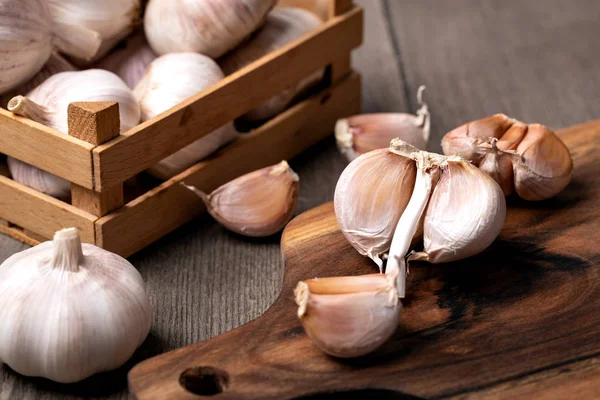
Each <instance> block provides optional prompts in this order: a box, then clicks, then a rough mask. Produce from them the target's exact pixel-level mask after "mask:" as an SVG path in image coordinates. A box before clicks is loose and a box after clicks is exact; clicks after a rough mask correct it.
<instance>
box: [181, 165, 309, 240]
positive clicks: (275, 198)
mask: <svg viewBox="0 0 600 400" xmlns="http://www.w3.org/2000/svg"><path fill="white" fill-rule="evenodd" d="M299 181H300V178H299V177H298V175H296V173H295V172H294V171H293V170H292V169H291V168H290V166H289V165H288V163H287V162H286V161H282V162H280V163H279V164H276V165H273V166H270V167H266V168H262V169H259V170H256V171H254V172H250V173H248V174H246V175H242V176H240V177H239V178H236V179H234V180H232V181H231V182H229V183H226V184H225V185H223V186H221V187H219V188H217V189H215V190H214V191H213V192H212V193H210V194H208V195H207V194H205V193H204V192H202V191H201V190H198V189H197V188H195V187H193V186H187V185H185V184H183V183H182V185H183V186H184V187H186V188H188V189H189V190H191V191H193V192H194V193H196V194H197V195H198V196H199V197H200V198H201V199H202V201H203V202H204V204H205V205H206V208H207V210H208V212H209V213H210V215H212V217H213V218H214V219H216V220H217V221H218V222H219V223H220V224H221V225H223V226H224V227H226V228H227V229H229V230H231V231H233V232H236V233H239V234H240V235H245V236H251V237H263V236H270V235H273V234H275V233H277V232H279V231H280V230H282V229H283V228H284V227H285V225H286V224H287V223H288V222H289V220H290V219H291V218H292V216H293V215H294V211H295V210H296V205H297V204H298V192H299Z"/></svg>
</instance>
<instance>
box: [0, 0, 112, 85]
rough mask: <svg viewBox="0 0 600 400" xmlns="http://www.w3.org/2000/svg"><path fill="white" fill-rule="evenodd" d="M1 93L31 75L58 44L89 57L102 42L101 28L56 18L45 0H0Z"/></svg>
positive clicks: (75, 54) (64, 50)
mask: <svg viewBox="0 0 600 400" xmlns="http://www.w3.org/2000/svg"><path fill="white" fill-rule="evenodd" d="M0 27H2V29H0V70H1V71H2V74H0V94H2V93H5V92H7V91H8V90H10V89H13V88H16V87H18V86H19V85H21V84H23V83H25V82H26V81H27V80H29V79H31V78H32V77H33V76H34V75H35V74H36V73H37V72H38V71H39V70H40V69H41V68H42V66H43V65H44V64H45V63H46V61H47V60H48V58H49V57H50V54H51V53H52V50H53V48H54V47H56V48H58V49H59V50H60V51H62V52H64V53H66V54H69V55H73V56H76V57H80V58H84V59H89V58H91V57H92V56H94V54H96V52H97V51H98V48H99V46H100V35H99V34H98V32H95V31H92V30H89V29H85V28H81V27H78V26H76V25H74V24H72V23H68V22H62V23H59V22H58V21H53V19H52V16H51V13H50V9H49V7H48V5H47V3H46V1H45V0H0Z"/></svg>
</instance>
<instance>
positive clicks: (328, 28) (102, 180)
mask: <svg viewBox="0 0 600 400" xmlns="http://www.w3.org/2000/svg"><path fill="white" fill-rule="evenodd" d="M362 17H363V16H362V9H360V8H355V9H353V10H352V11H350V12H348V13H346V14H344V15H343V16H340V17H336V18H333V19H331V20H330V21H328V22H327V23H325V24H324V25H323V26H322V27H321V28H319V29H317V30H315V31H314V32H312V33H310V34H308V35H305V36H304V37H302V38H300V39H298V40H296V41H294V42H292V43H290V44H289V45H287V46H284V47H282V48H281V49H279V50H277V51H275V52H273V53H272V54H270V55H268V56H266V57H264V58H262V59H260V60H258V61H256V62H255V63H252V64H250V65H249V66H247V67H246V68H243V69H242V70H240V71H238V72H236V73H234V74H232V75H230V76H228V77H227V78H225V79H223V80H222V81H220V82H219V83H217V84H215V85H214V86H212V87H211V88H209V89H207V90H204V91H202V92H200V93H199V94H197V95H196V96H194V97H192V98H190V99H188V100H187V101H184V102H183V103H181V104H180V105H179V106H176V107H173V108H172V109H171V110H169V111H167V112H165V113H163V114H161V115H159V116H157V117H156V118H153V119H151V120H149V121H146V122H145V123H143V124H141V125H139V126H137V127H135V128H133V129H131V130H130V131H128V132H126V133H124V134H123V135H121V136H120V137H119V138H117V139H115V140H113V141H111V142H110V143H107V144H104V145H101V146H99V147H97V148H95V149H94V151H93V153H94V172H95V173H94V179H95V185H96V186H95V188H96V190H104V189H105V188H106V187H110V186H114V185H116V184H119V183H121V182H123V181H124V180H126V179H128V178H130V177H132V176H133V175H135V174H136V173H138V172H141V171H143V170H144V169H146V168H148V167H150V166H151V165H153V164H154V163H156V162H157V161H160V160H161V159H163V158H164V157H166V156H168V155H170V154H172V153H173V152H175V151H176V150H179V149H180V148H182V147H184V146H185V145H187V144H189V143H191V142H193V141H194V140H196V139H198V138H200V137H202V136H204V135H205V134H207V133H209V132H211V131H212V130H214V129H215V128H217V127H219V126H221V125H223V124H224V123H226V122H228V121H231V120H232V119H234V118H236V117H238V116H240V115H242V114H243V113H245V112H247V111H248V110H250V109H251V108H252V107H254V106H255V105H256V104H258V103H260V102H261V101H264V100H266V99H268V98H269V97H271V96H272V95H274V94H276V93H278V92H280V91H281V90H283V89H284V88H286V87H287V86H288V85H289V84H290V83H292V82H297V81H299V80H300V79H302V78H304V77H305V76H307V75H309V74H310V73H312V72H314V71H316V70H318V69H319V68H322V67H323V66H325V65H327V64H330V63H331V62H333V61H335V60H338V59H340V58H342V57H343V56H344V55H345V54H347V53H348V52H349V51H350V50H351V49H353V48H355V47H357V46H358V45H360V43H361V41H362Z"/></svg>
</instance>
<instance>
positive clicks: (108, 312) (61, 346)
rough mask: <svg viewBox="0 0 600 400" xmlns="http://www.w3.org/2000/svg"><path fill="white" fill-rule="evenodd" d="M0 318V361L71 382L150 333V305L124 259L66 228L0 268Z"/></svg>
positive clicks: (128, 352)
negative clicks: (85, 240) (80, 238)
mask: <svg viewBox="0 0 600 400" xmlns="http://www.w3.org/2000/svg"><path fill="white" fill-rule="evenodd" d="M0 321H2V323H1V324H0V363H5V364H7V365H8V366H10V367H11V368H12V369H13V370H15V371H16V372H18V373H20V374H22V375H26V376H39V377H44V378H48V379H51V380H53V381H56V382H61V383H72V382H77V381H81V380H83V379H85V378H87V377H89V376H91V375H93V374H96V373H98V372H103V371H108V370H112V369H115V368H118V367H120V366H121V365H123V364H124V363H125V362H126V361H127V360H128V359H129V358H130V357H131V356H132V354H133V352H134V351H135V350H136V349H137V348H138V347H139V346H140V345H141V344H142V342H143V341H144V340H145V338H146V336H147V335H148V332H149V330H150V323H151V305H150V300H149V298H148V294H147V293H146V288H145V284H144V281H143V279H142V277H141V276H140V274H139V273H138V271H137V270H136V269H135V268H134V267H133V266H132V265H131V264H130V263H129V262H128V261H127V260H125V259H124V258H122V257H120V256H118V255H116V254H113V253H110V252H108V251H106V250H103V249H101V248H99V247H96V246H94V245H91V244H85V243H84V244H81V242H80V240H79V235H78V233H77V230H76V229H75V228H69V229H64V230H62V231H59V232H57V233H56V235H55V236H54V240H53V241H50V242H44V243H42V244H40V245H38V246H36V247H33V248H31V249H28V250H25V251H22V252H20V253H17V254H15V255H13V256H12V257H10V258H8V259H7V260H6V261H5V262H4V263H2V265H0Z"/></svg>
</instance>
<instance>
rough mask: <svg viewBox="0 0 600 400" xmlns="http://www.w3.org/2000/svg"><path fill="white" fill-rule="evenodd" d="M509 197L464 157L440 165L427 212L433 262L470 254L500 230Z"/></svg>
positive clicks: (428, 244)
mask: <svg viewBox="0 0 600 400" xmlns="http://www.w3.org/2000/svg"><path fill="white" fill-rule="evenodd" d="M505 218H506V201H505V200H504V194H503V193H502V190H501V189H500V187H499V186H498V184H497V183H496V182H495V181H494V180H493V179H492V178H491V177H489V176H488V175H486V174H485V173H483V172H482V171H480V170H479V169H478V168H476V167H475V166H473V165H471V164H469V163H467V162H465V161H458V162H456V161H451V162H448V163H446V164H445V165H443V166H441V175H440V179H439V181H438V183H437V184H436V186H435V188H434V189H433V193H432V194H431V198H430V200H429V205H428V207H427V210H426V212H425V223H424V239H423V242H424V251H425V253H427V254H428V261H429V262H431V263H442V262H450V261H456V260H461V259H463V258H468V257H471V256H473V255H475V254H478V253H480V252H482V251H483V250H485V249H486V248H487V247H488V246H489V245H490V244H491V243H492V242H493V241H494V240H495V239H496V237H498V235H499V234H500V231H501V230H502V226H503V225H504V220H505Z"/></svg>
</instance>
